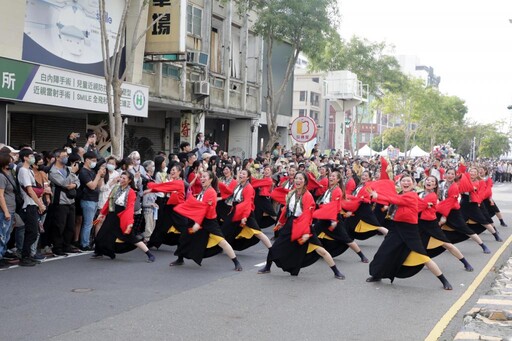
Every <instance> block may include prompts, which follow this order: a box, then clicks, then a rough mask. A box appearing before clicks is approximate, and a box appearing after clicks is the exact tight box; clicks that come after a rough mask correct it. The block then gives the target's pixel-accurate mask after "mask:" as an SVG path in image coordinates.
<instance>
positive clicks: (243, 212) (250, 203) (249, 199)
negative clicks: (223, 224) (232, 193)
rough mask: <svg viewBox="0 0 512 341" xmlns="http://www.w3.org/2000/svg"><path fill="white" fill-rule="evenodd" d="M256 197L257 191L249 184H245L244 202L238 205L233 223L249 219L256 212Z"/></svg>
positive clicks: (243, 191)
mask: <svg viewBox="0 0 512 341" xmlns="http://www.w3.org/2000/svg"><path fill="white" fill-rule="evenodd" d="M254 196H255V191H254V188H253V187H252V186H251V184H250V183H249V182H247V183H246V184H245V187H244V189H243V190H242V198H243V200H242V202H240V203H238V204H237V205H236V207H235V214H234V215H233V221H240V220H242V219H243V218H248V217H249V215H250V214H251V212H252V211H254Z"/></svg>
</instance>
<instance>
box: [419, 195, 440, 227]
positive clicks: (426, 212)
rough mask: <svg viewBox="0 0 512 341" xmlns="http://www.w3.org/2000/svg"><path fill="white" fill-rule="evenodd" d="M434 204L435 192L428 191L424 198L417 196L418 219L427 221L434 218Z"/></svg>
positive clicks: (435, 200)
mask: <svg viewBox="0 0 512 341" xmlns="http://www.w3.org/2000/svg"><path fill="white" fill-rule="evenodd" d="M436 205H437V194H436V193H434V192H432V193H429V194H427V195H426V196H425V197H424V198H420V197H419V196H418V210H419V213H420V219H422V220H428V221H432V220H436V218H437V216H436Z"/></svg>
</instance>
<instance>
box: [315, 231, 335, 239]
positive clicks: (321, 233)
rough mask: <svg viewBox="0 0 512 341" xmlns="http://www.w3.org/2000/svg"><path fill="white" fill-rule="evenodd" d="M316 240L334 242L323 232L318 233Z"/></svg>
mask: <svg viewBox="0 0 512 341" xmlns="http://www.w3.org/2000/svg"><path fill="white" fill-rule="evenodd" d="M318 238H320V239H327V240H334V238H331V237H329V236H328V235H327V234H326V233H325V232H320V234H319V235H318Z"/></svg>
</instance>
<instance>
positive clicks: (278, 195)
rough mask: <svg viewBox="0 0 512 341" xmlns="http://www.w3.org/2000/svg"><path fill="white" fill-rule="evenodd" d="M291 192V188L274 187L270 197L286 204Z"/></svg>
mask: <svg viewBox="0 0 512 341" xmlns="http://www.w3.org/2000/svg"><path fill="white" fill-rule="evenodd" d="M288 193H290V190H289V189H286V188H284V187H277V188H274V190H273V191H272V193H271V194H270V198H272V200H274V201H277V202H278V203H280V204H281V205H286V196H287V195H288Z"/></svg>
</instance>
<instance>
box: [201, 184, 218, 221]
mask: <svg viewBox="0 0 512 341" xmlns="http://www.w3.org/2000/svg"><path fill="white" fill-rule="evenodd" d="M202 201H203V203H205V204H207V205H208V208H207V210H206V215H205V218H207V219H215V218H217V210H216V208H217V192H215V190H214V189H213V188H211V187H210V188H209V189H208V190H207V191H206V192H204V196H203V200H202Z"/></svg>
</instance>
